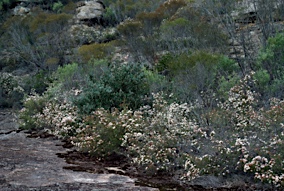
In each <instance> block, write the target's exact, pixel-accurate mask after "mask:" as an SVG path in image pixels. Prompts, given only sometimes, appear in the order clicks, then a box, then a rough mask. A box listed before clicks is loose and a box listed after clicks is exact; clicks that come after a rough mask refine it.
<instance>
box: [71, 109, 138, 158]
mask: <svg viewBox="0 0 284 191" xmlns="http://www.w3.org/2000/svg"><path fill="white" fill-rule="evenodd" d="M133 116H136V114H133V112H132V111H131V110H122V111H119V110H118V109H115V110H113V111H112V112H110V111H108V110H105V109H102V108H100V109H97V110H96V111H94V112H93V113H92V114H91V115H87V116H85V117H84V120H83V123H84V126H83V128H82V129H81V131H80V133H78V134H77V135H76V136H74V137H72V141H73V142H74V144H75V145H76V146H78V147H79V148H80V150H81V151H83V152H88V153H90V154H91V155H94V156H97V157H107V156H110V155H111V154H113V153H116V154H125V153H124V150H123V149H122V146H121V144H122V142H123V136H124V134H125V131H126V127H134V126H135V124H136V123H137V120H140V117H141V116H138V117H133Z"/></svg>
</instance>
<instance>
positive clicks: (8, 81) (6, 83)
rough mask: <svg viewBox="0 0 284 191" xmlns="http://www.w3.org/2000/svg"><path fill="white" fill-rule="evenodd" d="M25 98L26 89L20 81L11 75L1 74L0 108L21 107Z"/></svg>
mask: <svg viewBox="0 0 284 191" xmlns="http://www.w3.org/2000/svg"><path fill="white" fill-rule="evenodd" d="M23 96H24V89H23V87H22V86H21V85H20V83H19V80H18V79H17V78H16V77H15V76H13V75H11V74H9V73H2V72H1V73H0V107H14V108H19V107H20V106H21V100H22V99H23Z"/></svg>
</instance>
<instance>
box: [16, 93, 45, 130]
mask: <svg viewBox="0 0 284 191" xmlns="http://www.w3.org/2000/svg"><path fill="white" fill-rule="evenodd" d="M46 102H47V99H46V97H43V96H40V95H38V94H36V93H34V92H32V94H31V95H30V96H28V97H27V98H26V99H25V100H24V104H23V105H24V107H23V109H21V111H20V115H19V119H20V128H21V129H32V130H34V129H43V128H44V126H42V125H39V123H38V117H37V116H38V115H40V114H42V113H43V108H44V107H45V104H46Z"/></svg>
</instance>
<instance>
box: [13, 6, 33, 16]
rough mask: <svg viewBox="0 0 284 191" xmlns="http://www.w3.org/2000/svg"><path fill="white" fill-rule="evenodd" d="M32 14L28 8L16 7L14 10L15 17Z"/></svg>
mask: <svg viewBox="0 0 284 191" xmlns="http://www.w3.org/2000/svg"><path fill="white" fill-rule="evenodd" d="M29 12H30V9H29V8H27V7H23V6H20V5H19V6H16V7H15V8H14V10H13V14H14V15H20V16H23V15H26V14H28V13H29Z"/></svg>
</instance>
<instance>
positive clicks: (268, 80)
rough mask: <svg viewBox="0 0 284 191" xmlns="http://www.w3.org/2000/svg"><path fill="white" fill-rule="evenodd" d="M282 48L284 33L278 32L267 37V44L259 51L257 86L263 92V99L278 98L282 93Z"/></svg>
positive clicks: (283, 58) (283, 48) (283, 77)
mask: <svg viewBox="0 0 284 191" xmlns="http://www.w3.org/2000/svg"><path fill="white" fill-rule="evenodd" d="M283 50H284V35H283V34H281V33H280V34H277V35H276V36H275V37H271V38H269V39H268V42H267V46H266V47H265V48H263V50H261V51H260V53H259V57H258V64H257V66H256V68H257V75H256V78H257V80H258V84H257V85H258V86H257V88H258V89H259V90H260V91H261V93H262V94H264V98H265V99H267V98H269V97H271V96H276V97H278V98H280V97H282V95H283V94H284V92H283V91H282V90H283V85H282V84H283V80H284V76H283V72H284V67H283V64H282V63H283V61H284V54H283ZM260 74H262V76H260ZM265 94H266V95H265ZM267 94H268V95H267Z"/></svg>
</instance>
